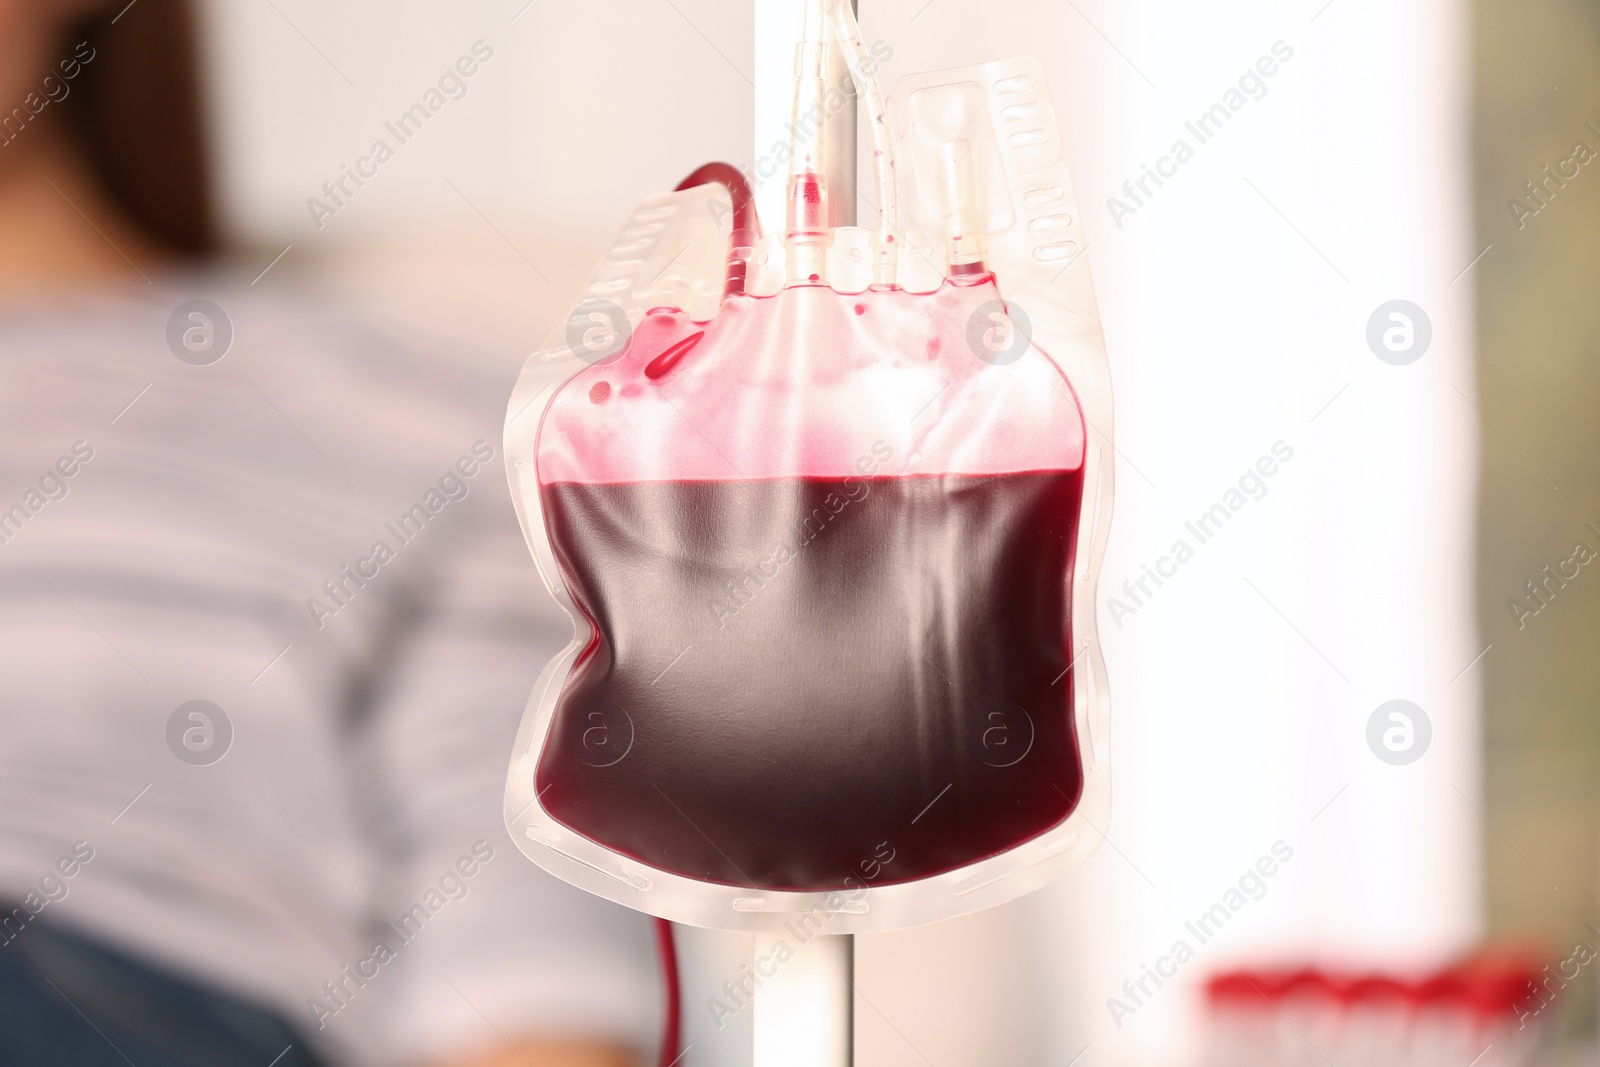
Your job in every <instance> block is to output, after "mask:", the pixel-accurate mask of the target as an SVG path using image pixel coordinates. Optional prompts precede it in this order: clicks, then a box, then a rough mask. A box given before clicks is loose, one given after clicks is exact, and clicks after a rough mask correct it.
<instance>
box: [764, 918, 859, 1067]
mask: <svg viewBox="0 0 1600 1067" xmlns="http://www.w3.org/2000/svg"><path fill="white" fill-rule="evenodd" d="M802 932H803V931H802ZM791 953H792V955H791ZM754 967H755V971H756V974H757V976H758V977H759V978H760V980H761V985H760V986H759V987H758V988H757V989H756V996H755V1056H754V1060H753V1063H754V1067H851V1064H852V1063H853V1062H854V1058H855V1051H854V1047H853V1046H854V1040H855V1018H854V1015H855V984H854V983H855V938H854V937H852V936H851V935H849V934H818V935H815V936H813V937H812V938H811V939H810V940H809V941H805V942H800V941H799V938H798V936H797V935H796V932H795V931H793V930H786V931H785V932H783V933H782V934H781V935H774V934H757V935H756V939H755V961H754ZM763 972H766V973H765V974H763Z"/></svg>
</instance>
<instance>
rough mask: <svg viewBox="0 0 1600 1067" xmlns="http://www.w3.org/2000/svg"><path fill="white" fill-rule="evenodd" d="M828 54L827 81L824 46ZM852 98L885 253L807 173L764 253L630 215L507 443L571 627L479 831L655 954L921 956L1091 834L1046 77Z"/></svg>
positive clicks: (641, 211) (1082, 500) (1100, 511)
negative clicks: (838, 940)
mask: <svg viewBox="0 0 1600 1067" xmlns="http://www.w3.org/2000/svg"><path fill="white" fill-rule="evenodd" d="M845 6H846V5H842V4H840V5H835V12H836V14H837V9H838V8H841V7H845ZM821 37H822V34H821V33H820V32H818V31H817V30H816V29H815V28H814V29H813V31H812V32H810V33H808V42H807V43H806V44H803V45H802V46H801V49H800V55H799V59H798V61H797V74H798V84H799V86H800V89H799V91H798V92H797V113H798V108H799V106H800V103H799V102H800V101H803V100H804V99H805V97H806V94H807V93H808V91H809V88H808V85H807V82H808V79H811V78H812V77H813V71H814V70H817V69H820V48H821V47H822V45H821ZM833 37H834V40H835V42H836V43H837V44H838V45H839V46H843V47H844V48H845V49H846V56H847V58H851V57H853V55H854V51H853V50H854V49H857V48H859V44H860V42H859V37H858V36H857V35H856V34H855V30H854V26H853V21H851V20H848V19H845V18H836V19H835V24H834V28H833ZM852 66H854V67H856V68H857V69H856V70H855V71H854V73H857V75H858V82H859V83H860V84H861V87H862V88H863V90H864V91H863V93H862V95H863V97H864V101H865V104H866V107H867V112H868V118H869V120H870V121H871V122H872V124H873V125H872V133H873V137H874V145H875V155H876V157H877V158H878V159H879V160H880V163H879V166H878V174H879V200H880V206H881V207H882V209H883V210H882V212H881V219H880V221H879V224H878V225H877V226H876V227H875V228H854V227H850V228H833V229H829V228H827V227H826V226H825V225H824V224H823V222H822V220H824V219H825V218H826V215H825V200H826V196H827V192H828V191H827V190H826V188H825V187H824V186H823V185H822V180H821V178H820V175H821V173H822V168H821V166H820V163H819V161H818V160H816V159H815V158H813V157H807V155H806V150H802V151H800V152H797V158H796V160H795V163H794V171H793V173H792V174H791V178H790V187H789V193H790V201H791V203H790V210H789V218H788V219H787V220H786V221H787V225H786V227H785V228H784V229H783V230H782V231H779V232H774V233H772V234H770V235H768V236H766V237H758V236H757V234H756V232H755V230H756V228H755V223H754V219H753V215H752V212H751V210H750V205H749V203H748V190H747V189H743V188H741V186H742V183H741V182H739V181H737V180H725V184H726V185H727V186H728V188H726V189H725V188H723V187H722V186H719V185H716V184H697V185H692V186H691V187H689V188H685V189H681V190H680V191H678V192H674V193H669V194H663V195H661V196H656V197H652V198H650V199H649V200H647V201H645V202H644V203H643V204H641V205H640V206H639V207H638V208H637V209H636V210H635V212H634V215H633V217H632V218H631V219H630V220H629V221H628V224H627V225H626V226H625V227H624V228H623V231H622V234H621V236H620V237H619V239H618V241H617V243H616V245H615V246H614V247H613V248H612V250H611V251H610V253H609V254H608V255H607V257H606V258H605V259H604V260H603V261H602V262H601V263H600V265H599V266H598V267H597V268H596V270H595V272H594V274H593V275H592V276H591V279H590V281H589V284H588V285H587V287H586V289H585V291H584V293H583V296H582V299H581V300H580V302H579V303H578V305H577V306H576V307H575V308H574V310H573V313H572V314H571V316H569V318H568V320H567V322H566V323H564V324H563V327H562V328H561V329H560V330H558V331H557V335H556V336H555V337H554V338H553V339H552V342H551V343H550V344H549V345H547V346H546V348H545V349H544V350H542V351H541V352H538V353H535V355H533V356H532V357H530V359H529V361H528V364H527V366H526V368H525V369H524V372H523V374H522V377H521V379H520V380H519V382H518V385H517V389H516V393H515V395H514V396H513V398H512V401H511V404H510V407H509V410H508V414H507V424H506V447H507V455H508V457H510V459H511V461H512V463H511V470H510V475H511V481H512V490H513V496H514V498H515V501H516V505H517V508H518V513H519V517H520V518H521V521H522V523H523V529H524V532H525V533H526V535H527V537H528V541H529V544H530V546H531V548H532V550H533V554H534V558H535V560H536V561H537V563H538V565H539V569H540V571H541V574H542V575H543V577H544V579H545V582H546V585H547V587H548V588H549V590H550V592H551V594H552V595H553V596H554V597H555V598H556V599H557V600H558V601H559V602H560V603H561V604H562V605H563V606H564V607H565V608H566V609H567V611H568V612H569V614H570V615H571V616H572V618H573V621H574V627H575V634H574V637H573V640H572V642H571V643H570V644H569V645H568V646H567V647H566V648H565V649H564V650H563V651H562V652H561V653H560V654H559V655H557V656H556V657H555V659H554V660H552V661H551V663H550V664H549V665H548V667H547V668H546V669H545V671H544V672H543V673H542V675H541V677H540V679H539V682H538V683H537V685H536V687H535V690H534V692H533V694H532V695H531V697H530V699H529V703H528V709H527V712H526V714H525V716H524V719H523V723H522V727H521V730H520V732H519V734H518V738H517V743H516V748H515V751H514V754H513V759H512V766H511V773H510V778H509V782H508V787H507V793H506V817H507V823H508V826H509V828H510V830H511V832H512V835H513V838H514V839H515V840H516V841H517V842H518V844H519V846H520V847H522V848H523V850H524V851H525V852H527V854H528V855H529V856H531V857H532V858H533V859H535V860H536V861H537V862H539V863H540V864H541V865H543V866H545V867H546V868H547V869H549V870H551V871H552V872H554V873H556V874H558V875H559V876H561V877H563V878H565V879H567V880H568V881H571V882H573V883H575V884H577V885H580V886H582V887H583V888H585V889H588V890H590V891H592V892H595V893H598V894H600V895H603V896H606V897H609V898H611V899H614V900H617V901H619V902H621V903H624V904H627V905H629V906H630V907H634V908H637V909H639V910H641V911H646V912H649V913H651V914H654V915H658V916H661V917H664V918H669V919H672V920H675V921H679V922H686V923H691V924H695V925H701V926H713V927H723V928H745V929H756V928H764V927H772V926H776V925H777V924H779V923H781V922H782V921H783V920H784V919H785V918H787V917H789V916H790V915H793V914H797V913H827V914H829V915H830V916H831V919H830V929H831V930H833V931H834V932H839V933H847V932H864V931H871V930H882V929H891V928H896V927H903V926H910V925H916V924H919V923H924V922H930V921H936V920H938V919H942V918H947V917H950V916H953V915H958V914H962V913H965V912H969V911H974V910H977V909H979V908H983V907H988V906H992V905H994V904H998V903H1001V902H1003V901H1005V900H1009V899H1012V898H1013V897H1016V896H1018V895H1021V894H1022V893H1025V892H1028V891H1030V890H1032V889H1034V888H1037V887H1038V886H1040V885H1042V884H1044V883H1045V882H1047V881H1049V880H1050V879H1052V878H1053V877H1055V876H1056V875H1057V874H1058V873H1059V872H1060V871H1061V870H1063V869H1065V868H1066V867H1069V866H1071V865H1072V864H1074V863H1076V862H1079V861H1081V860H1082V859H1083V858H1084V857H1085V856H1087V855H1088V854H1089V852H1090V851H1092V850H1093V848H1094V847H1095V845H1097V844H1098V841H1099V838H1100V836H1101V834H1100V831H1099V830H1097V829H1096V827H1097V826H1100V827H1103V826H1105V825H1106V821H1105V820H1106V819H1107V818H1108V817H1109V803H1110V798H1109V774H1108V760H1107V740H1108V739H1107V736H1106V735H1107V719H1108V707H1109V703H1108V692H1107V688H1106V681H1105V676H1104V666H1103V659H1102V657H1101V655H1100V650H1099V645H1098V639H1097V636H1096V629H1095V610H1094V584H1095V580H1096V574H1097V571H1098V565H1099V560H1100V556H1101V554H1102V552H1103V549H1104V542H1105V536H1106V533H1107V530H1108V526H1109V521H1110V487H1111V463H1110V458H1109V457H1110V452H1111V446H1110V438H1109V436H1108V435H1109V433H1110V431H1111V398H1110V384H1109V377H1108V374H1107V370H1106V361H1105V351H1104V344H1103V341H1102V339H1101V334H1100V327H1099V318H1098V314H1097V312H1096V309H1095V304H1094V295H1093V289H1092V285H1091V283H1090V279H1089V274H1088V268H1087V263H1086V261H1085V260H1084V259H1083V256H1082V247H1083V239H1082V234H1081V229H1080V227H1079V221H1078V218H1077V209H1076V205H1075V202H1074V199H1073V196H1072V191H1071V185H1070V180H1069V177H1068V175H1067V173H1066V170H1065V167H1064V166H1063V165H1062V162H1061V152H1060V142H1059V135H1058V133H1057V131H1056V128H1055V116H1054V112H1053V109H1052V108H1051V106H1050V102H1049V98H1048V96H1047V94H1046V91H1045V86H1044V79H1043V74H1042V71H1041V70H1040V68H1039V66H1038V64H1037V63H1036V62H1035V61H1032V60H1028V59H1016V60H1008V61H1004V62H1000V63H993V64H987V65H984V66H980V67H972V68H965V69H962V70H956V71H947V72H942V73H936V74H928V75H919V76H914V77H912V78H909V79H906V80H904V81H902V83H901V84H900V85H899V86H897V88H896V90H895V92H894V94H893V95H892V96H891V97H890V98H889V99H888V100H887V101H886V102H885V101H884V100H882V99H881V98H880V97H878V96H877V94H876V88H875V86H872V85H871V84H870V81H868V80H866V79H864V78H861V77H860V74H861V72H860V70H859V65H858V64H855V63H852ZM721 177H723V178H724V179H726V177H727V176H726V175H722V176H721ZM730 190H731V192H730Z"/></svg>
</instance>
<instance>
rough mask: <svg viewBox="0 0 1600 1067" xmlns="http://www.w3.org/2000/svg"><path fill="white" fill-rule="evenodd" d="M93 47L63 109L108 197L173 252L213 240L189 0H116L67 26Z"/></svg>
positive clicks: (68, 46) (71, 39) (72, 37)
mask: <svg viewBox="0 0 1600 1067" xmlns="http://www.w3.org/2000/svg"><path fill="white" fill-rule="evenodd" d="M80 42H87V43H88V44H89V46H90V47H91V48H93V49H94V53H93V54H94V60H93V61H92V62H90V63H88V64H86V65H85V66H84V68H83V74H82V76H81V77H80V78H79V79H78V83H77V85H75V87H74V89H73V93H72V100H71V101H70V102H69V103H68V104H67V106H66V107H65V108H64V110H65V111H66V112H67V113H69V114H70V116H71V118H70V121H69V125H70V126H71V127H72V130H73V134H74V135H75V136H76V137H77V138H78V141H79V144H80V147H81V148H82V149H83V151H84V154H85V155H86V157H87V158H88V160H89V163H90V166H91V167H92V168H93V169H94V172H95V175H96V176H97V177H98V178H99V180H100V184H101V186H102V187H103V188H104V190H105V191H106V193H107V194H108V195H109V196H110V197H111V199H112V201H113V202H115V203H116V204H117V206H118V207H119V208H121V209H122V210H123V211H124V212H125V213H126V214H127V215H128V217H129V218H131V219H132V220H133V221H134V222H135V223H137V224H138V225H139V226H140V228H141V229H143V230H144V232H145V233H147V234H149V235H150V236H151V237H152V238H154V239H155V240H157V241H159V242H160V243H162V244H163V245H165V246H167V247H168V248H170V249H172V250H173V251H174V252H177V253H179V254H188V255H204V254H206V253H209V252H213V251H215V250H216V247H217V233H216V219H215V217H214V214H213V212H214V207H215V204H214V200H213V191H212V183H211V167H210V156H209V152H208V148H209V143H208V141H209V139H208V137H207V136H206V125H205V115H204V109H203V107H202V101H201V72H200V62H199V59H200V57H199V47H198V35H197V31H196V26H195V20H194V11H193V9H192V6H191V4H190V2H189V0H135V2H134V3H132V4H130V5H127V6H124V2H123V0H114V2H112V3H110V4H109V5H107V6H103V7H101V8H100V9H99V10H98V11H97V12H96V13H95V14H94V15H92V16H90V17H88V18H86V19H84V20H83V21H81V22H79V23H78V24H77V25H75V26H73V27H71V29H70V30H69V31H68V34H67V36H66V38H65V39H64V44H65V50H64V51H63V52H62V54H63V55H70V54H72V50H73V49H75V48H76V47H77V46H78V44H79V43H80Z"/></svg>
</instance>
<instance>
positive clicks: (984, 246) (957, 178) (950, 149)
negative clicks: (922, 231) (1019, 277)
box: [939, 141, 989, 282]
mask: <svg viewBox="0 0 1600 1067" xmlns="http://www.w3.org/2000/svg"><path fill="white" fill-rule="evenodd" d="M976 185H977V183H976V182H975V181H974V180H973V176H972V142H970V141H946V142H945V143H944V144H942V145H940V146H939V200H940V204H939V207H940V214H941V215H943V217H944V247H945V263H946V264H947V266H948V269H949V276H950V280H951V281H953V282H971V281H977V280H979V279H980V278H985V277H987V276H988V274H989V265H988V255H989V250H988V242H987V240H986V239H985V237H986V235H985V233H984V229H983V220H982V216H983V213H982V211H981V210H980V208H979V205H978V200H977V189H976Z"/></svg>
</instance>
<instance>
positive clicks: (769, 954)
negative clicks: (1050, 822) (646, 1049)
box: [751, 0, 859, 1067]
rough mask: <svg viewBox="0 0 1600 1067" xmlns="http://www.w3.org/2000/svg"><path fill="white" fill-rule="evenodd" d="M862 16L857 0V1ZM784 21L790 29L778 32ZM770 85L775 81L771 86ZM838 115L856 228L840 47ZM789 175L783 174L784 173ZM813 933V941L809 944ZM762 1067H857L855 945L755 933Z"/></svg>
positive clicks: (852, 130)
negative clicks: (854, 1066)
mask: <svg viewBox="0 0 1600 1067" xmlns="http://www.w3.org/2000/svg"><path fill="white" fill-rule="evenodd" d="M850 3H851V6H852V8H853V9H855V10H859V6H858V0H850ZM801 6H802V5H801V2H799V0H756V80H757V83H758V84H757V89H756V128H757V146H756V151H757V157H758V161H759V158H760V154H761V153H762V152H763V151H764V150H765V149H766V147H767V145H768V144H769V143H770V140H771V138H772V137H773V136H774V134H775V131H777V130H778V129H779V128H781V126H782V124H783V123H784V122H785V121H786V120H787V118H788V102H789V99H790V96H789V94H790V92H791V91H792V86H793V81H792V73H793V64H794V59H793V57H794V46H795V42H796V41H798V40H799V37H800V34H801V30H802V27H801V22H802V19H801ZM774 20H781V21H782V27H783V28H781V29H779V28H777V27H774V26H773V21H774ZM769 78H770V79H771V84H768V79H769ZM827 83H828V88H829V101H828V102H829V103H830V104H832V105H837V106H835V107H833V109H832V112H831V114H829V115H827V116H825V117H824V123H823V127H822V137H823V166H824V168H825V170H826V177H827V181H828V200H829V218H828V223H829V225H831V226H854V225H855V222H856V199H857V192H856V184H857V183H856V94H855V86H854V85H853V84H852V83H851V81H850V75H849V72H848V70H847V68H846V67H845V64H844V61H843V59H842V58H841V56H840V53H839V50H838V49H837V48H830V49H829V50H828V71H827ZM780 174H781V172H780ZM763 177H764V175H760V174H758V184H757V188H756V200H757V204H758V207H760V209H761V211H762V216H763V222H764V223H765V225H766V226H767V228H768V229H770V228H772V225H773V223H772V222H771V220H772V219H782V217H783V214H782V212H781V210H776V208H777V207H778V205H781V198H780V197H779V196H778V195H777V194H779V193H781V186H782V181H781V178H780V180H778V181H774V182H766V181H763V180H762V178H763ZM802 935H805V936H806V937H807V940H805V941H801V940H800V937H801V936H802ZM753 955H754V958H753V960H752V962H751V966H752V970H753V971H754V973H755V976H756V977H757V979H759V981H760V985H759V986H758V987H757V989H756V994H755V1004H754V1008H755V1019H754V1029H755V1034H754V1041H753V1047H754V1052H753V1059H752V1064H753V1067H852V1064H853V1063H854V1060H855V1048H854V1044H855V938H854V937H853V936H851V935H849V934H811V933H810V932H809V931H808V930H806V929H804V928H801V929H796V928H795V926H794V924H793V923H791V924H790V925H789V926H788V927H786V928H785V929H784V930H783V931H781V932H779V933H776V934H774V933H762V934H757V935H756V936H755V943H754V954H753Z"/></svg>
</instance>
